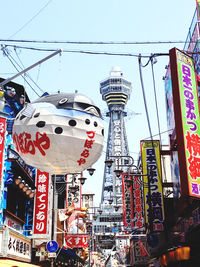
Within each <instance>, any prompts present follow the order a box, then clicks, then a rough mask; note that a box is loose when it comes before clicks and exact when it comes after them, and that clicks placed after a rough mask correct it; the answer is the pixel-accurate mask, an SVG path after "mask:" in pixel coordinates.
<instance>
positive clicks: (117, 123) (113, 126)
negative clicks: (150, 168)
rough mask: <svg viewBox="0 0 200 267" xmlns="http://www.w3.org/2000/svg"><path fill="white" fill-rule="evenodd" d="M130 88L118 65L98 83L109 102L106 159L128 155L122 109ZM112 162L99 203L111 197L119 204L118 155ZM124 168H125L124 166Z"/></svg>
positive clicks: (107, 171)
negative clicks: (116, 171)
mask: <svg viewBox="0 0 200 267" xmlns="http://www.w3.org/2000/svg"><path fill="white" fill-rule="evenodd" d="M131 91H132V87H131V82H130V81H128V80H127V79H126V78H124V77H123V73H122V72H121V70H120V68H119V67H113V68H112V70H111V71H110V76H109V77H108V78H107V79H105V80H103V81H102V82H101V83H100V93H101V94H102V99H103V100H104V101H106V103H107V105H108V110H109V111H108V112H107V114H106V116H107V117H109V118H110V122H109V131H108V139H107V149H106V160H107V159H108V158H109V157H110V156H129V148H128V141H127V136H126V130H125V122H124V117H125V116H126V115H127V113H126V112H125V111H124V109H125V106H126V103H127V101H128V99H129V98H130V94H131ZM111 159H112V160H114V164H113V165H112V167H111V168H108V167H107V166H105V169H104V177H103V188H102V195H101V203H102V204H108V202H109V199H113V202H114V204H117V205H122V180H121V177H119V178H117V177H116V176H115V173H114V172H113V171H114V169H115V168H116V165H117V164H118V162H117V158H114V157H113V158H112V157H111ZM120 160H121V161H120V164H121V165H125V164H126V163H127V159H125V158H124V157H121V158H120ZM123 170H126V169H125V168H123Z"/></svg>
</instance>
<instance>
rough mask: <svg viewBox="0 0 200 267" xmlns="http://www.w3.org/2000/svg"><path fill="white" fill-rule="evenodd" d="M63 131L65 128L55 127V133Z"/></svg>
mask: <svg viewBox="0 0 200 267" xmlns="http://www.w3.org/2000/svg"><path fill="white" fill-rule="evenodd" d="M62 132H63V128H61V127H56V129H55V133H56V134H61V133H62Z"/></svg>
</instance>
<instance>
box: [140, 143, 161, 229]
mask: <svg viewBox="0 0 200 267" xmlns="http://www.w3.org/2000/svg"><path fill="white" fill-rule="evenodd" d="M140 144H141V155H142V172H143V175H144V176H143V182H144V207H145V221H146V223H149V225H150V224H152V230H153V231H163V230H164V206H163V191H162V175H161V162H160V143H159V141H158V140H141V141H140ZM147 174H148V175H147Z"/></svg>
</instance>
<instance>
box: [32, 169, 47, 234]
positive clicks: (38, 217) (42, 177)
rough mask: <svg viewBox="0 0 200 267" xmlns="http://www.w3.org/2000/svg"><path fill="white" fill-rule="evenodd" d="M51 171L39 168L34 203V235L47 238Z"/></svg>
mask: <svg viewBox="0 0 200 267" xmlns="http://www.w3.org/2000/svg"><path fill="white" fill-rule="evenodd" d="M48 192H49V173H47V172H42V171H40V170H37V174H36V194H35V205H34V220H33V237H34V238H36V237H38V238H45V237H47V236H46V235H47V234H48V227H47V226H48V223H47V222H48V208H49V207H48V203H49V201H48V198H49V195H48Z"/></svg>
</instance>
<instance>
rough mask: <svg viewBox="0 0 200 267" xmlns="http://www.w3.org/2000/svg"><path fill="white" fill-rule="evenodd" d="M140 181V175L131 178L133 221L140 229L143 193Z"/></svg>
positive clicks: (141, 224) (142, 218)
mask: <svg viewBox="0 0 200 267" xmlns="http://www.w3.org/2000/svg"><path fill="white" fill-rule="evenodd" d="M142 192H143V191H142V181H140V177H138V176H134V178H133V196H134V221H135V227H137V228H140V229H141V230H142V228H143V226H144V211H143V193H142Z"/></svg>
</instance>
